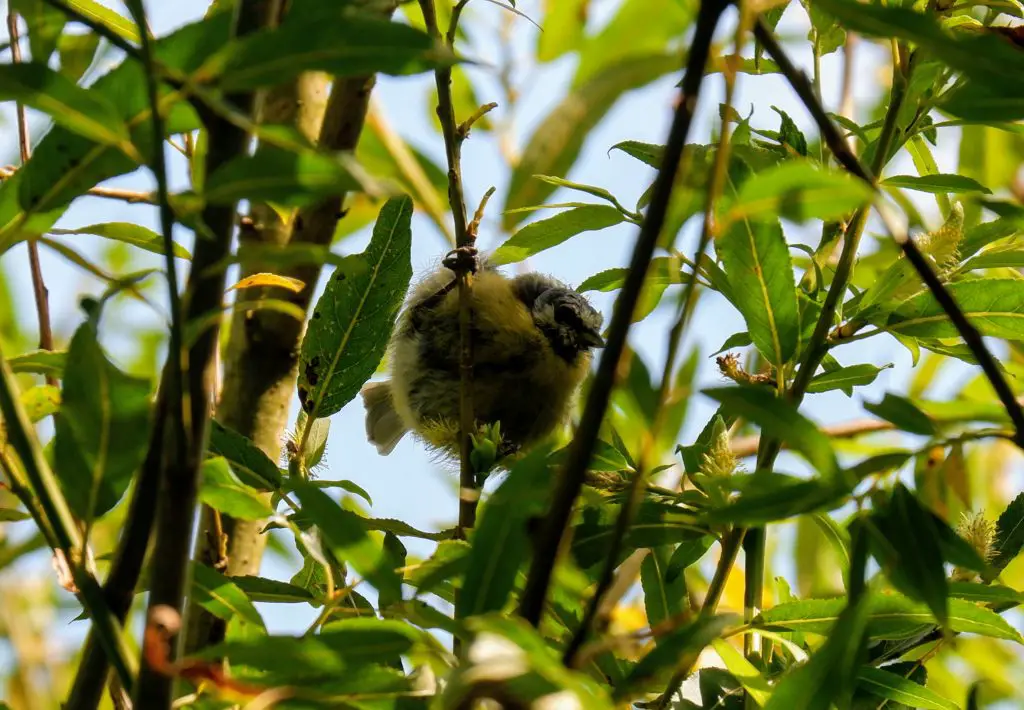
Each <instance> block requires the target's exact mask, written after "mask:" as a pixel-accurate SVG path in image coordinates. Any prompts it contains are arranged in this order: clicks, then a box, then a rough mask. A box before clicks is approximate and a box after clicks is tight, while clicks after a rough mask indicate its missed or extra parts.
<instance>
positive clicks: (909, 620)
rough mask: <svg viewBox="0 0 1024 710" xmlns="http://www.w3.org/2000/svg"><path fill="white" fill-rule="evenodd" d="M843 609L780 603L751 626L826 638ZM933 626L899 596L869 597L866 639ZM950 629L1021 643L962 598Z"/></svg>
mask: <svg viewBox="0 0 1024 710" xmlns="http://www.w3.org/2000/svg"><path fill="white" fill-rule="evenodd" d="M845 606H846V599H844V598H836V599H804V600H801V601H798V602H789V603H788V604H779V605H778V606H774V607H772V608H771V609H768V610H767V611H764V612H761V614H759V615H758V616H757V617H755V618H754V621H753V623H754V625H755V626H757V627H759V628H761V627H764V628H767V629H777V630H778V629H781V630H784V631H805V632H807V633H811V634H818V635H821V636H826V635H829V634H830V633H831V631H830V630H831V628H832V625H833V624H834V622H835V620H836V619H837V618H838V617H839V613H840V612H841V611H842V610H843V608H844V607H845ZM934 627H935V616H934V615H933V614H932V612H931V611H930V610H929V609H928V607H927V606H925V605H924V604H919V603H917V602H915V601H913V600H911V599H908V598H907V597H905V596H903V595H901V594H872V595H870V598H869V611H868V636H870V637H871V638H873V639H896V640H898V639H907V638H912V637H914V636H916V635H917V634H919V633H921V632H924V631H928V630H929V629H932V628H934ZM949 627H950V629H951V630H953V631H956V632H958V633H972V634H979V635H982V636H988V637H991V638H999V639H1005V640H1007V641H1016V642H1017V643H1024V639H1021V637H1020V634H1019V633H1018V632H1017V631H1016V630H1015V629H1014V628H1013V627H1012V626H1010V625H1009V624H1008V623H1007V622H1006V620H1005V619H1004V618H1003V617H1001V616H999V614H997V613H995V612H994V611H992V610H991V609H986V608H985V607H982V606H978V605H977V604H973V603H971V602H969V601H965V600H963V599H950V600H949Z"/></svg>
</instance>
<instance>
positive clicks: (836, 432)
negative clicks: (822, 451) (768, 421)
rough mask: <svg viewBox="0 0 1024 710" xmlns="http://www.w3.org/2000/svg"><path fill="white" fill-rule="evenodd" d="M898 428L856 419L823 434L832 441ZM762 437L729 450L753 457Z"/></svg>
mask: <svg viewBox="0 0 1024 710" xmlns="http://www.w3.org/2000/svg"><path fill="white" fill-rule="evenodd" d="M895 428H896V427H895V426H893V425H892V424H891V423H889V422H886V421H882V420H879V419H854V420H853V421H849V422H845V423H843V424H836V425H835V426H830V427H822V428H821V433H823V434H824V435H825V436H827V437H828V438H830V439H852V438H854V437H857V436H861V435H862V434H872V433H874V432H878V431H892V430H893V429H895ZM760 441H761V437H759V436H757V435H754V436H745V437H743V438H741V439H735V440H733V441H732V443H731V444H730V445H729V449H730V450H731V451H732V453H733V454H734V455H735V456H739V457H744V456H753V455H754V454H756V453H757V449H758V446H759V444H760Z"/></svg>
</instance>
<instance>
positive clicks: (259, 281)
mask: <svg viewBox="0 0 1024 710" xmlns="http://www.w3.org/2000/svg"><path fill="white" fill-rule="evenodd" d="M262 286H276V287H278V288H283V289H287V290H289V291H291V292H292V293H299V292H300V291H301V290H302V289H303V288H305V286H306V284H305V283H303V282H302V281H300V280H299V279H293V278H291V277H290V276H280V275H279V274H268V273H259V274H250V275H249V276H246V277H245V278H243V279H240V280H239V281H236V282H235V283H234V284H232V285H231V286H229V287H228V289H227V290H228V291H234V290H236V289H240V288H260V287H262Z"/></svg>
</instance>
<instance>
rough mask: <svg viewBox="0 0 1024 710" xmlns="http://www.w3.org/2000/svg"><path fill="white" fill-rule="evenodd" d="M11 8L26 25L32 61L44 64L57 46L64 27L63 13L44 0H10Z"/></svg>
mask: <svg viewBox="0 0 1024 710" xmlns="http://www.w3.org/2000/svg"><path fill="white" fill-rule="evenodd" d="M10 7H11V10H12V11H14V12H17V13H18V14H19V15H21V17H22V18H23V19H24V20H25V24H26V25H28V46H29V51H31V52H32V61H33V62H36V63H39V64H46V63H47V61H49V59H50V55H51V54H53V50H54V49H56V48H57V42H58V41H59V40H60V36H61V32H62V31H63V29H64V23H65V21H66V20H65V17H64V13H63V12H61V11H60V10H59V9H57V8H55V7H52V6H51V5H50V4H49V3H47V2H45V1H44V0H10Z"/></svg>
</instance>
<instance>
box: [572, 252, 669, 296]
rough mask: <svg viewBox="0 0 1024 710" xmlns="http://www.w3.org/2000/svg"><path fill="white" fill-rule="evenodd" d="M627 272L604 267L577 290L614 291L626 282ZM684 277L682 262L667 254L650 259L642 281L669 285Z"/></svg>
mask: <svg viewBox="0 0 1024 710" xmlns="http://www.w3.org/2000/svg"><path fill="white" fill-rule="evenodd" d="M628 274H629V269H606V270H605V271H601V272H600V273H597V274H594V275H593V276H591V277H590V278H588V279H586V280H584V281H583V283H581V284H580V285H579V288H578V289H577V290H578V291H579V292H580V293H584V292H586V291H603V292H609V291H615V290H617V289H620V288H622V284H624V283H625V282H626V276H627V275H628ZM685 278H686V274H684V273H683V271H682V264H681V263H680V261H679V260H678V259H675V258H673V257H669V256H659V257H655V258H654V259H652V260H651V265H650V266H649V267H648V269H647V278H646V279H645V281H644V283H645V284H648V285H651V284H658V285H664V286H671V285H673V284H680V283H683V281H684V280H685Z"/></svg>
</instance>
